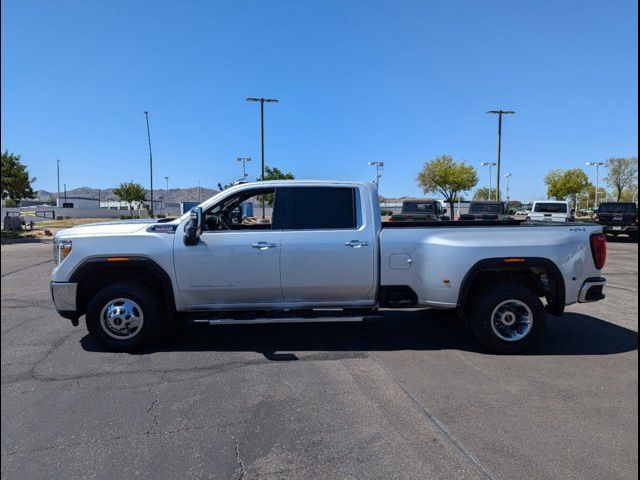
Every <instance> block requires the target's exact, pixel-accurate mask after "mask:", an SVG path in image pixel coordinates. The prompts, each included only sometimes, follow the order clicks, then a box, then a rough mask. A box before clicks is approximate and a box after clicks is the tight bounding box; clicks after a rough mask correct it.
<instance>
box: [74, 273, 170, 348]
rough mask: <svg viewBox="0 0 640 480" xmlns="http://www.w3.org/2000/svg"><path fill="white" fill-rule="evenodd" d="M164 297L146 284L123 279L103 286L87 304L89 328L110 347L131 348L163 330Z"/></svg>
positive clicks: (147, 340)
mask: <svg viewBox="0 0 640 480" xmlns="http://www.w3.org/2000/svg"><path fill="white" fill-rule="evenodd" d="M160 305H161V302H160V299H159V298H158V297H157V295H155V294H154V293H153V291H152V290H150V289H149V288H148V287H146V286H145V285H143V284H140V283H131V282H121V283H116V284H113V285H108V286H106V287H104V288H102V289H101V290H99V291H98V292H97V293H96V294H95V295H94V296H93V298H92V299H91V300H90V301H89V304H88V305H87V314H86V320H87V330H89V334H90V335H91V336H92V337H93V338H95V339H96V340H98V341H100V342H101V343H103V344H104V345H105V346H107V348H109V349H110V350H115V351H131V350H136V349H139V348H141V347H143V346H145V345H148V344H150V343H151V342H152V341H154V340H155V339H157V337H158V336H159V334H160V332H161V331H162V325H163V323H164V314H163V312H162V309H161V308H160Z"/></svg>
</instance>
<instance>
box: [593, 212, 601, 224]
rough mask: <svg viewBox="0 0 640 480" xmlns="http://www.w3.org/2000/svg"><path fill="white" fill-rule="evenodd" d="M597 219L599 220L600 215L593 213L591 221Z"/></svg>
mask: <svg viewBox="0 0 640 480" xmlns="http://www.w3.org/2000/svg"><path fill="white" fill-rule="evenodd" d="M598 220H600V215H598V214H595V215H594V216H593V221H594V222H597V221H598Z"/></svg>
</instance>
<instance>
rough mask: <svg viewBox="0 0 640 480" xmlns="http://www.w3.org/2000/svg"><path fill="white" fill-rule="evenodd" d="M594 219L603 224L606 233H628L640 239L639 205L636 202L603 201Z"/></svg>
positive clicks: (636, 239)
mask: <svg viewBox="0 0 640 480" xmlns="http://www.w3.org/2000/svg"><path fill="white" fill-rule="evenodd" d="M593 220H594V221H595V222H596V223H599V224H600V225H602V226H603V230H604V233H609V234H612V235H615V236H617V235H620V234H626V235H629V237H631V239H632V240H634V241H636V242H637V241H638V206H637V205H636V204H635V203H631V202H604V203H601V204H600V206H599V207H598V210H597V211H596V214H595V215H594V217H593Z"/></svg>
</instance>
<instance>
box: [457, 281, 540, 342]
mask: <svg viewBox="0 0 640 480" xmlns="http://www.w3.org/2000/svg"><path fill="white" fill-rule="evenodd" d="M468 320H469V324H470V327H471V329H472V331H473V333H474V335H475V336H476V338H477V339H478V340H479V341H480V343H482V344H483V345H484V346H485V347H487V348H488V349H490V350H492V351H494V352H496V353H520V352H523V351H525V350H527V349H528V348H529V347H531V345H532V344H533V343H534V342H535V341H536V340H537V339H538V338H539V337H540V335H541V334H542V332H543V330H544V326H545V320H546V313H545V310H544V306H543V305H542V302H541V301H540V299H539V298H538V297H537V296H536V294H535V293H533V292H532V291H531V290H528V289H526V288H524V287H521V286H519V285H510V284H500V285H495V286H493V287H490V288H487V289H484V290H482V291H481V292H479V293H478V294H477V295H476V297H475V299H474V301H473V304H472V305H471V308H470V310H469V317H468Z"/></svg>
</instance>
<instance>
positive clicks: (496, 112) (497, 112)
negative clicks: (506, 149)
mask: <svg viewBox="0 0 640 480" xmlns="http://www.w3.org/2000/svg"><path fill="white" fill-rule="evenodd" d="M487 113H490V114H492V115H498V174H497V179H498V182H497V185H496V200H500V160H501V156H502V116H503V115H513V114H514V113H516V112H514V111H512V110H489V111H488V112H487Z"/></svg>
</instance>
